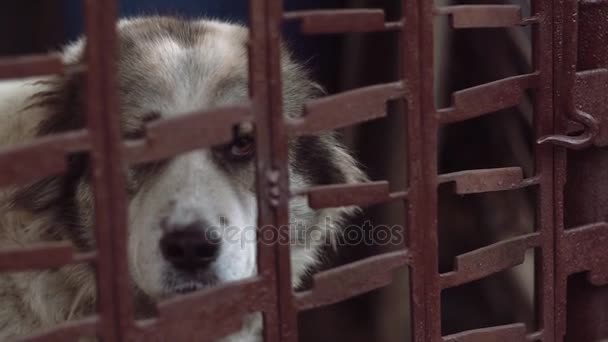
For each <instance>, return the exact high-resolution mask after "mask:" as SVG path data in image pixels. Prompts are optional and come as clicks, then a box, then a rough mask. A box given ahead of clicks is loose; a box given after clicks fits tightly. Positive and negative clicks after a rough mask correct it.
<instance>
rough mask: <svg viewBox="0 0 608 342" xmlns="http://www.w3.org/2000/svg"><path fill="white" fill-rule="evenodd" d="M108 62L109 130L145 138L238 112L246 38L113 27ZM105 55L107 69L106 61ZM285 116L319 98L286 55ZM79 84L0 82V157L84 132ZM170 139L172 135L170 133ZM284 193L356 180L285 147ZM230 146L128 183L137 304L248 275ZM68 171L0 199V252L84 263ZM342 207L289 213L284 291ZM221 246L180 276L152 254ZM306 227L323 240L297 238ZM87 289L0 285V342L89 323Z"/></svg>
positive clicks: (207, 27)
mask: <svg viewBox="0 0 608 342" xmlns="http://www.w3.org/2000/svg"><path fill="white" fill-rule="evenodd" d="M118 36H119V49H118V52H117V53H116V59H117V65H118V79H119V85H118V86H119V89H118V91H119V95H120V110H121V124H122V128H123V131H124V136H125V138H126V139H130V138H138V137H141V136H142V134H143V128H144V125H145V123H146V122H148V121H150V120H156V119H159V118H160V119H162V118H163V117H171V116H174V115H179V114H180V113H185V112H190V111H194V110H201V109H206V108H211V107H217V106H225V105H232V104H237V103H241V102H243V101H245V100H246V99H247V97H248V92H247V87H248V82H247V79H248V63H247V40H248V31H247V30H246V29H245V28H243V27H240V26H237V25H232V24H227V23H221V22H217V21H209V20H199V21H190V20H179V19H173V18H168V17H147V18H143V17H142V18H134V19H128V20H122V21H121V22H120V23H119V24H118ZM85 44H86V42H85V41H84V39H81V40H79V41H77V42H75V43H74V44H71V45H69V46H68V47H67V48H66V49H64V51H63V58H64V62H65V63H67V64H74V63H78V62H81V61H83V59H84V57H83V51H84V46H85ZM110 56H111V53H108V54H107V55H106V56H105V57H107V58H110ZM281 62H282V76H283V98H284V112H285V113H286V115H287V116H290V117H297V116H299V115H301V108H302V104H303V103H304V102H305V101H306V100H307V99H311V98H313V97H315V96H316V95H318V94H319V87H318V86H316V85H315V84H314V83H313V82H312V81H311V80H310V79H309V77H308V75H307V74H306V72H305V70H304V69H303V68H302V67H301V66H300V65H298V64H296V63H295V62H294V61H293V60H292V58H291V57H290V56H289V53H288V52H287V51H286V50H285V49H284V50H283V53H282V61H281ZM83 95H84V81H83V77H82V76H70V77H50V78H43V79H36V80H26V81H10V82H2V83H0V144H2V145H4V146H8V145H12V144H17V143H22V142H26V141H28V140H31V139H33V138H35V137H37V136H41V135H47V134H53V133H59V132H64V131H68V130H73V129H78V128H83V127H84V126H85V110H84V101H86V99H85V98H84V96H83ZM176 135H179V132H176ZM289 147H290V151H289V156H290V161H289V169H290V182H291V186H292V187H305V186H310V185H316V184H332V183H354V182H361V181H365V176H364V175H363V173H362V172H361V171H360V170H359V168H358V167H357V165H356V163H355V161H354V159H353V158H352V157H351V156H350V155H349V153H348V152H347V151H346V149H345V148H344V147H343V146H342V145H341V144H339V143H338V141H337V139H336V138H335V137H334V135H333V134H332V133H327V134H322V135H320V136H314V137H302V138H297V139H294V140H292V141H290V146H289ZM231 148H232V145H226V146H219V147H214V148H212V149H207V150H199V151H195V152H191V153H186V154H183V155H180V156H177V157H174V158H171V159H170V160H163V161H158V162H154V163H149V164H145V165H140V166H137V167H134V168H132V169H130V170H128V172H127V189H126V190H127V192H128V194H129V207H128V209H129V264H130V269H131V277H132V280H133V285H134V289H135V291H136V292H137V293H138V294H140V295H142V297H145V298H149V299H153V300H159V299H163V298H166V297H169V296H172V295H175V294H178V293H183V292H188V291H193V290H198V289H201V288H204V287H206V286H209V285H213V284H219V283H225V282H229V281H234V280H238V279H243V278H246V277H250V276H253V275H254V274H255V273H256V258H255V257H256V241H255V239H251V238H247V236H251V235H250V234H251V231H252V230H251V229H253V231H255V226H256V216H257V206H256V199H255V184H254V175H255V171H254V165H253V158H246V159H244V160H242V159H239V160H235V159H234V158H233V155H232V154H231ZM68 163H69V164H68V165H69V170H68V172H66V173H65V174H63V175H60V176H57V177H50V178H48V179H44V180H42V181H39V182H35V183H33V184H30V185H28V186H25V187H21V188H9V189H3V190H2V191H3V192H1V193H0V196H1V197H0V201H1V207H0V208H1V209H0V210H1V212H0V247H15V246H26V245H28V244H31V243H36V242H43V241H57V240H69V241H71V242H72V243H73V244H74V245H75V246H76V247H77V248H79V249H80V250H83V251H87V250H91V249H93V248H94V247H95V242H94V213H93V207H94V200H93V192H92V189H91V186H90V179H89V172H90V168H89V161H88V159H87V156H86V154H82V155H74V156H71V157H70V159H69V161H68ZM352 210H353V208H335V209H327V210H320V211H314V210H312V209H310V208H309V207H308V206H307V204H306V201H305V200H304V199H303V198H296V199H293V200H292V202H291V203H290V215H291V221H292V222H291V223H292V224H291V230H290V231H291V233H292V234H293V236H294V237H295V238H294V239H292V240H293V241H295V244H292V245H291V264H292V273H293V274H292V275H293V277H292V278H293V283H294V285H297V284H299V282H300V281H301V278H302V276H303V275H304V274H305V272H307V270H310V269H311V267H312V266H313V265H314V264H315V263H316V262H317V261H318V259H319V251H320V246H321V244H322V243H323V242H324V241H325V239H326V238H328V237H329V236H330V235H331V234H332V233H333V231H334V230H335V229H337V228H338V227H339V225H340V224H341V222H342V221H343V220H344V218H345V217H347V216H348V214H350V213H351V212H352ZM201 222H203V223H204V225H205V226H206V227H207V228H208V229H214V231H217V232H220V234H221V233H223V232H225V231H224V230H222V229H226V227H231V228H232V236H231V237H230V238H227V237H226V236H224V235H222V236H223V237H222V242H221V247H220V252H219V254H218V256H217V259H216V261H214V262H213V263H212V264H211V265H210V266H209V268H208V269H205V270H202V271H200V272H197V273H196V274H184V273H183V272H181V271H178V270H177V269H175V268H174V267H172V266H171V265H170V264H169V263H168V262H167V261H166V260H165V259H163V256H162V254H161V252H160V248H159V240H160V239H161V237H162V235H163V234H166V233H167V232H168V231H172V230H179V229H182V228H183V227H188V226H191V225H192V224H193V223H201ZM312 226H315V227H317V228H319V229H317V232H321V233H322V234H321V235H322V236H321V239H315V240H314V241H310V239H309V238H307V235H306V234H302V233H306V232H309V231H310V229H311V227H312ZM94 304H95V280H94V275H93V272H92V270H91V269H90V268H89V267H88V266H86V265H76V266H66V267H63V268H61V269H59V270H46V271H35V272H34V271H32V272H21V273H11V274H2V275H0V340H2V341H5V340H7V339H9V338H11V337H15V336H17V335H22V334H29V333H32V332H35V331H37V330H39V329H45V328H48V327H51V326H53V325H56V324H58V323H62V322H66V321H69V320H74V319H77V318H81V317H84V316H86V315H88V314H91V313H92V312H93V311H94V310H95V308H94V307H95V305H94ZM248 321H249V323H248V324H245V325H244V326H246V328H244V329H243V331H241V332H239V333H237V334H235V335H233V336H231V337H228V338H227V340H231V341H256V340H258V339H259V335H260V334H259V333H260V328H261V323H260V319H259V317H253V318H251V317H250V318H249V319H248Z"/></svg>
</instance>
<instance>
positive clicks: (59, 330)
mask: <svg viewBox="0 0 608 342" xmlns="http://www.w3.org/2000/svg"><path fill="white" fill-rule="evenodd" d="M99 323H100V322H99V317H97V316H93V317H87V318H84V319H81V320H78V321H73V322H67V323H63V324H60V325H57V326H55V327H53V328H51V329H48V330H46V331H42V332H39V333H37V334H34V335H30V336H27V337H24V338H20V339H17V340H15V342H64V341H73V342H77V341H82V337H92V336H95V334H98V333H100V331H99V330H100V324H99Z"/></svg>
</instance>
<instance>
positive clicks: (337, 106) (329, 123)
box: [288, 82, 404, 136]
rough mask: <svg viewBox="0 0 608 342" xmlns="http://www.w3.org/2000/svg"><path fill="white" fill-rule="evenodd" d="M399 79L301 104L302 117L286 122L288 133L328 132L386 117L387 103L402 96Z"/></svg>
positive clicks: (401, 86)
mask: <svg viewBox="0 0 608 342" xmlns="http://www.w3.org/2000/svg"><path fill="white" fill-rule="evenodd" d="M403 92H404V88H403V85H402V84H401V83H400V82H396V83H389V84H382V85H375V86H370V87H366V88H359V89H355V90H351V91H348V92H345V93H342V94H337V95H332V96H326V97H323V98H320V99H317V100H311V101H309V102H307V103H306V104H304V116H303V117H302V118H300V119H292V120H289V121H288V124H289V127H288V130H289V134H290V135H292V136H293V135H307V134H315V133H320V132H323V131H330V130H333V129H337V128H343V127H348V126H352V125H355V124H357V123H361V122H365V121H369V120H374V119H378V118H382V117H385V116H386V106H387V102H388V101H390V100H395V99H397V98H399V97H401V96H403Z"/></svg>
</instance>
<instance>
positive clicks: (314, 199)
mask: <svg viewBox="0 0 608 342" xmlns="http://www.w3.org/2000/svg"><path fill="white" fill-rule="evenodd" d="M302 195H306V196H308V205H309V206H310V207H311V208H312V209H323V208H332V207H343V206H344V207H345V206H351V205H357V206H361V207H365V206H370V205H373V204H380V203H384V202H388V201H391V200H393V198H392V197H391V194H390V190H389V184H388V182H386V181H379V182H371V183H361V184H335V185H322V186H316V187H312V188H308V189H306V190H303V191H302V192H296V196H302Z"/></svg>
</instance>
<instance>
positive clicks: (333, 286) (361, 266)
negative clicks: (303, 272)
mask: <svg viewBox="0 0 608 342" xmlns="http://www.w3.org/2000/svg"><path fill="white" fill-rule="evenodd" d="M409 262H410V255H409V252H408V251H407V250H402V251H397V252H391V253H386V254H382V255H377V256H373V257H370V258H367V259H364V260H360V261H357V262H354V263H350V264H347V265H344V266H339V267H336V268H333V269H331V270H329V271H325V272H320V273H317V274H315V275H314V276H313V288H312V289H311V290H308V291H304V292H299V293H296V294H295V299H296V305H297V307H298V310H308V309H313V308H317V307H321V306H326V305H331V304H335V303H338V302H341V301H343V300H346V299H348V298H352V297H355V296H358V295H361V294H364V293H367V292H370V291H373V290H375V289H378V288H382V287H385V286H387V285H389V284H390V283H391V282H392V281H393V275H394V273H395V271H396V270H397V269H398V268H400V267H402V266H405V265H407V264H408V263H409Z"/></svg>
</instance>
